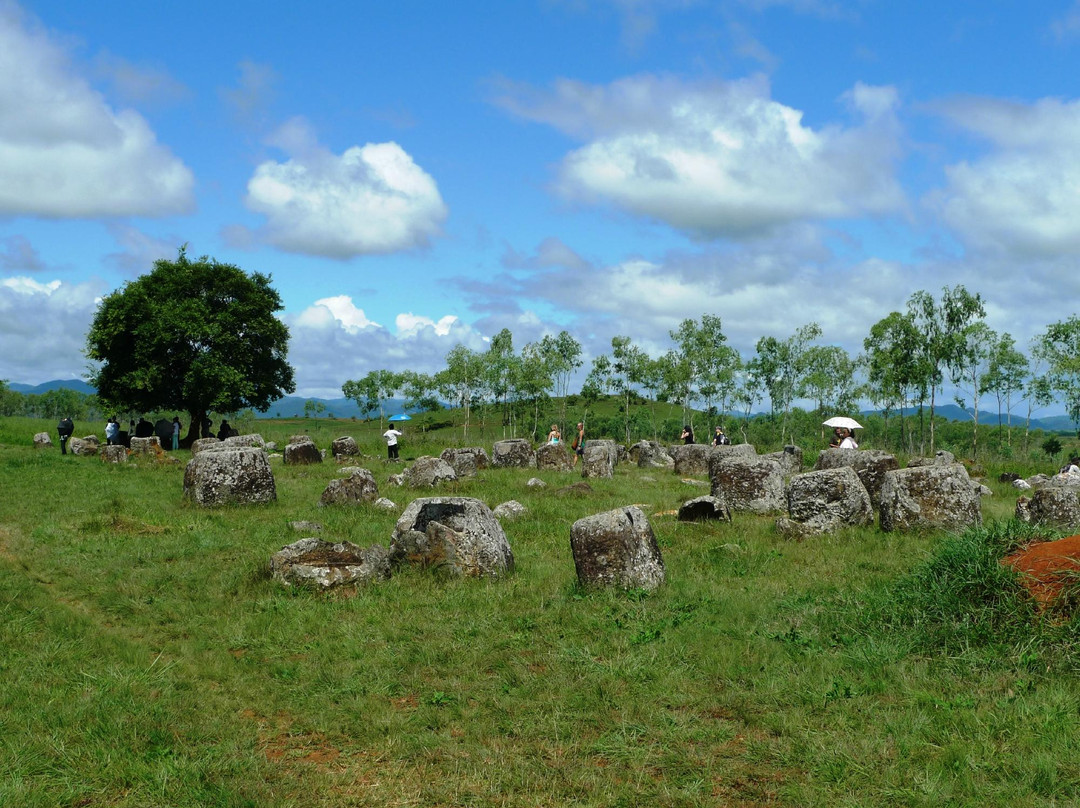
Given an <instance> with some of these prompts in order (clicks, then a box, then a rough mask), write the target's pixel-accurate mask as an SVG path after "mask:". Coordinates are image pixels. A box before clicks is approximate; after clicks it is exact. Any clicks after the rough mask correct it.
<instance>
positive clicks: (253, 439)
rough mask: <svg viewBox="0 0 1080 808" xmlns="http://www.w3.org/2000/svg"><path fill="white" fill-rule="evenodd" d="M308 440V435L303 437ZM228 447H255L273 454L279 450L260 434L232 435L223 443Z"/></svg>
mask: <svg viewBox="0 0 1080 808" xmlns="http://www.w3.org/2000/svg"><path fill="white" fill-rule="evenodd" d="M303 437H304V438H305V439H306V440H311V438H309V437H307V435H304V436H303ZM222 443H224V444H225V445H226V446H255V447H258V448H259V449H265V450H266V451H267V452H272V451H274V450H275V449H277V446H276V445H271V444H269V443H267V442H266V441H265V440H263V436H262V435H259V434H251V435H230V436H229V437H227V438H225V440H223V441H222Z"/></svg>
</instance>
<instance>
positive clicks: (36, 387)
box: [8, 379, 97, 396]
mask: <svg viewBox="0 0 1080 808" xmlns="http://www.w3.org/2000/svg"><path fill="white" fill-rule="evenodd" d="M8 388H10V389H11V390H13V391H15V392H16V393H29V394H31V395H35V396H39V395H41V394H42V393H48V392H49V391H50V390H74V391H75V392H76V393H83V394H85V395H92V394H94V393H96V392H97V390H96V389H95V388H93V387H91V386H90V385H88V384H87V383H86V382H84V381H83V380H82V379H53V380H52V381H51V382H42V383H41V384H20V383H19V382H11V383H10V384H8Z"/></svg>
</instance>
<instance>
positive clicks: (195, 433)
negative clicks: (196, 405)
mask: <svg viewBox="0 0 1080 808" xmlns="http://www.w3.org/2000/svg"><path fill="white" fill-rule="evenodd" d="M205 420H206V410H202V411H201V412H189V413H188V432H187V435H186V436H185V437H182V438H181V439H180V448H181V449H190V448H191V444H193V443H194V442H195V441H197V440H198V439H199V437H200V430H201V429H202V422H203V421H205ZM163 448H165V449H171V448H172V446H165V447H163Z"/></svg>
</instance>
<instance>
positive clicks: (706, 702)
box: [0, 419, 1080, 808]
mask: <svg viewBox="0 0 1080 808" xmlns="http://www.w3.org/2000/svg"><path fill="white" fill-rule="evenodd" d="M257 425H258V427H259V428H260V430H261V431H262V432H263V434H264V435H265V436H266V437H268V438H270V439H275V440H278V441H279V442H282V441H284V440H285V439H286V438H287V436H288V435H289V434H295V433H297V432H301V431H304V429H305V428H306V429H308V430H310V431H311V434H313V436H314V437H315V438H316V440H317V441H318V442H319V443H320V445H322V446H325V445H326V444H327V442H328V441H329V439H330V438H332V437H336V436H337V435H339V434H354V435H356V436H357V437H358V439H361V440H362V448H363V450H364V451H365V452H367V453H368V455H369V457H368V458H367V459H365V460H364V461H362V462H361V465H364V466H365V467H367V468H370V469H371V470H372V472H373V473H374V474H375V476H376V479H377V481H378V483H379V486H380V493H382V494H383V495H385V496H389V497H390V498H391V499H394V500H395V501H396V502H397V503H398V504H399V505H401V506H404V505H405V504H407V502H408V501H409V500H411V499H412V498H414V497H416V496H422V495H423V494H424V492H417V491H407V490H405V489H399V488H394V487H390V486H388V484H387V479H388V477H389V475H390V474H391V473H393V472H395V471H397V470H399V468H400V467H395V466H390V465H387V464H386V463H385V462H383V461H382V459H381V458H382V456H383V452H384V449H383V448H382V445H381V443H380V442H378V441H377V434H378V433H377V431H376V430H377V425H375V426H372V425H371V424H364V423H362V422H357V423H354V422H344V421H339V422H328V421H322V420H320V421H317V422H308V423H305V422H304V421H303V420H300V421H299V422H293V423H285V422H281V423H279V422H266V421H260V422H257ZM49 426H51V425H47V424H44V423H37V422H31V421H30V420H29V419H26V420H25V422H24V421H23V419H7V420H6V421H0V443H3V444H6V445H0V491H2V492H3V496H2V497H0V649H2V652H0V682H2V683H3V686H2V687H0V805H5V806H6V805H12V806H20V807H21V806H42V807H44V806H49V808H52V807H53V806H203V805H214V806H278V805H280V806H354V805H371V806H383V805H406V806H434V805H440V806H441V805H445V806H451V805H455V806H456V805H471V806H551V805H590V806H640V805H658V806H700V805H791V806H808V805H818V806H865V805H910V806H940V805H972V806H992V805H1000V806H1024V805H1031V806H1036V805H1048V804H1058V805H1069V804H1077V803H1080V764H1078V763H1077V760H1078V759H1080V757H1078V755H1077V752H1078V751H1080V750H1078V749H1077V746H1078V745H1080V740H1078V739H1080V683H1078V682H1077V680H1076V676H1075V669H1076V667H1077V662H1078V659H1080V657H1078V656H1077V654H1076V651H1075V640H1074V637H1075V631H1074V628H1073V627H1072V625H1071V623H1069V622H1063V621H1062V620H1061V619H1060V618H1059V617H1055V619H1054V620H1043V619H1039V618H1037V617H1036V616H1035V615H1034V614H1033V612H1032V611H1031V610H1030V608H1029V607H1028V605H1027V604H1026V602H1025V601H1024V600H1023V598H1022V597H1021V596H1020V594H1019V590H1018V587H1017V583H1016V581H1015V579H1014V578H1012V577H1011V576H1010V575H1008V574H1007V573H1006V571H1004V570H1003V568H1001V567H1000V566H999V565H997V563H996V559H997V558H998V557H1000V555H1001V554H1002V553H1003V552H1005V551H1006V550H1007V549H1009V548H1011V547H1013V546H1016V545H1017V544H1018V543H1020V542H1023V541H1025V540H1027V539H1029V538H1030V533H1029V532H1026V531H1025V530H1024V529H1023V528H1021V527H1019V526H1017V525H1016V524H1015V523H1011V522H1008V521H1006V520H1007V517H1008V516H1009V514H1010V513H1011V509H1012V506H1013V504H1014V502H1015V492H1013V491H1012V489H1011V488H1010V487H1009V486H1007V485H1001V484H998V483H996V482H991V487H992V488H993V489H994V491H995V496H994V497H993V498H991V499H989V500H987V501H986V503H985V507H984V513H985V514H986V516H987V517H988V523H987V526H986V527H984V528H982V529H979V530H976V531H971V532H970V533H967V534H964V535H962V536H943V535H897V534H883V533H881V532H880V531H878V530H877V529H865V530H850V531H846V532H842V533H838V534H835V535H832V536H828V537H822V538H820V539H815V540H809V541H805V542H801V543H791V542H787V541H785V540H783V539H781V538H780V537H779V536H778V535H777V534H776V533H775V531H774V530H773V528H772V523H771V520H770V519H766V518H756V517H750V516H746V515H741V514H736V516H735V521H734V522H733V523H732V524H726V523H725V524H697V525H689V524H681V523H678V522H676V521H675V519H674V517H673V516H672V515H670V514H667V513H666V512H668V511H671V510H673V509H675V508H677V507H678V505H679V504H680V503H681V502H683V501H684V500H686V499H689V498H691V497H693V496H697V495H699V494H700V493H701V492H702V489H701V488H697V487H692V486H690V485H687V484H686V483H683V482H682V481H680V479H679V478H678V477H677V476H675V475H672V474H669V473H665V472H661V471H644V470H638V469H637V468H629V467H626V466H620V467H619V468H618V470H617V473H616V477H615V478H614V479H612V480H595V481H591V484H592V487H593V489H594V491H593V492H592V493H591V494H589V495H585V496H560V495H557V494H556V493H555V490H556V489H557V488H558V487H560V486H562V485H565V484H567V483H569V482H573V481H575V480H576V479H578V478H577V477H576V476H573V475H560V474H556V473H552V472H540V473H536V472H528V471H517V470H488V471H486V472H482V473H481V475H480V477H479V478H478V479H476V480H467V481H463V482H460V483H458V484H457V485H454V486H449V487H448V488H446V489H441V490H440V493H442V492H446V493H455V494H461V495H465V496H476V497H479V498H481V499H483V500H485V501H486V502H487V503H488V504H489V505H492V506H494V505H496V504H498V503H499V502H503V501H505V500H507V499H511V498H512V499H517V500H518V501H520V502H522V503H523V504H524V505H525V506H526V507H527V508H528V509H529V511H528V514H527V515H526V516H525V517H524V518H522V519H520V520H519V521H516V522H512V523H508V524H507V525H506V532H507V536H508V538H509V540H510V543H511V545H512V547H513V550H514V554H515V558H516V562H517V570H516V572H515V573H514V574H513V575H511V576H510V577H508V578H506V579H504V580H501V581H495V582H489V581H484V582H481V581H445V580H441V579H439V578H437V577H435V576H432V575H430V574H426V573H423V572H418V571H406V572H402V573H400V574H398V575H396V576H395V577H394V578H392V579H391V580H390V581H389V582H386V583H385V584H380V585H377V586H373V587H371V588H368V589H362V590H360V591H356V592H338V593H331V594H325V595H320V594H316V593H312V592H305V591H292V590H288V589H284V588H282V587H280V586H279V585H278V584H276V583H274V582H273V581H272V580H270V578H269V575H268V569H267V567H268V560H269V556H270V554H271V553H273V552H274V551H276V550H278V549H280V548H281V547H282V546H283V545H284V544H287V543H289V542H290V541H293V540H295V538H298V536H297V535H295V534H292V533H291V532H290V530H289V529H288V526H287V525H288V522H290V521H292V520H296V519H311V520H315V521H318V522H321V523H322V524H323V525H324V527H325V532H324V536H325V537H328V538H332V539H338V540H340V539H348V540H350V541H353V542H356V543H358V544H362V545H366V544H371V543H373V542H381V543H387V542H388V540H389V536H390V533H391V531H392V529H393V524H394V521H395V515H394V514H392V513H390V514H388V513H385V512H382V511H378V510H376V509H374V508H370V507H359V508H353V509H321V508H318V507H317V505H316V503H317V501H318V498H319V494H320V493H321V491H322V489H323V488H324V487H325V485H326V482H327V481H328V480H329V479H331V478H332V477H333V476H334V475H335V474H336V470H337V469H336V466H335V464H333V463H326V464H323V465H321V466H315V467H284V466H281V465H275V467H274V468H275V475H276V478H277V486H278V502H277V503H276V504H274V505H270V506H266V507H257V508H224V509H218V510H209V511H207V510H200V509H197V508H195V507H193V506H191V505H189V504H188V503H185V502H184V500H183V499H182V495H181V492H182V474H183V465H182V464H180V465H171V464H163V465H159V464H155V463H150V462H147V461H143V462H140V463H139V464H138V466H137V467H136V466H132V465H128V466H118V467H112V466H106V465H104V464H102V463H100V462H99V461H98V460H97V459H95V458H75V457H71V456H69V457H61V456H60V455H59V452H58V451H56V450H53V451H51V452H35V451H34V450H33V449H31V448H29V447H28V445H27V444H28V443H29V436H30V435H32V434H33V432H35V431H39V430H40V429H45V428H48V427H49ZM90 431H92V430H86V432H85V433H84V432H83V431H82V430H77V432H76V434H86V433H88V432H90ZM406 434H407V438H409V439H411V440H407V442H406V443H405V447H404V455H405V456H406V458H408V457H415V456H417V455H419V454H421V453H437V451H438V449H439V448H441V446H442V445H451V444H452V443H454V441H452V440H449V439H447V438H448V436H447V435H446V434H436V435H434V436H432V438H431V439H430V440H426V439H425V438H424V437H423V435H422V434H421V433H419V432H417V431H414V430H409V431H407V433H406ZM12 436H14V437H12ZM470 443H472V441H470ZM488 446H489V449H490V442H488ZM178 455H179V456H180V457H181V458H182V459H186V457H187V455H186V453H185V452H179V453H178ZM531 476H539V477H541V478H542V479H544V480H545V481H546V482H547V483H548V487H547V488H544V489H534V488H529V487H527V486H526V485H525V481H526V480H527V479H528V478H529V477H531ZM631 503H637V504H640V505H641V506H642V507H643V509H644V510H645V511H646V513H648V514H650V518H651V522H652V524H653V527H654V530H655V532H656V534H657V538H658V542H659V544H660V546H661V549H662V551H663V553H664V559H665V563H666V566H667V573H668V583H667V584H666V585H665V586H664V587H662V588H661V589H660V590H659V591H658V592H656V593H654V594H652V595H648V596H646V595H643V594H642V593H636V592H630V593H618V592H607V591H597V592H593V591H583V590H581V589H579V587H578V586H577V585H576V583H575V577H574V565H573V560H572V557H571V554H570V546H569V527H570V524H571V523H572V522H573V521H574V520H575V519H577V518H580V517H582V516H586V515H589V514H592V513H597V512H599V511H602V510H606V509H609V508H612V507H616V506H619V505H625V504H631Z"/></svg>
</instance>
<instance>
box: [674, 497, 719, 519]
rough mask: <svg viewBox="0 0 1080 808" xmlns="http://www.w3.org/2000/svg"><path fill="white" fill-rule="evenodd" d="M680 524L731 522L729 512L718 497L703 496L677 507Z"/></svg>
mask: <svg viewBox="0 0 1080 808" xmlns="http://www.w3.org/2000/svg"><path fill="white" fill-rule="evenodd" d="M677 518H678V520H679V521H680V522H709V521H714V520H720V521H724V522H730V521H731V511H730V510H729V509H728V506H727V504H726V503H725V502H724V500H722V499H720V497H714V496H704V497H695V498H694V499H691V500H688V501H687V502H684V503H683V504H682V505H681V506H680V507H679V515H678V517H677Z"/></svg>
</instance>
